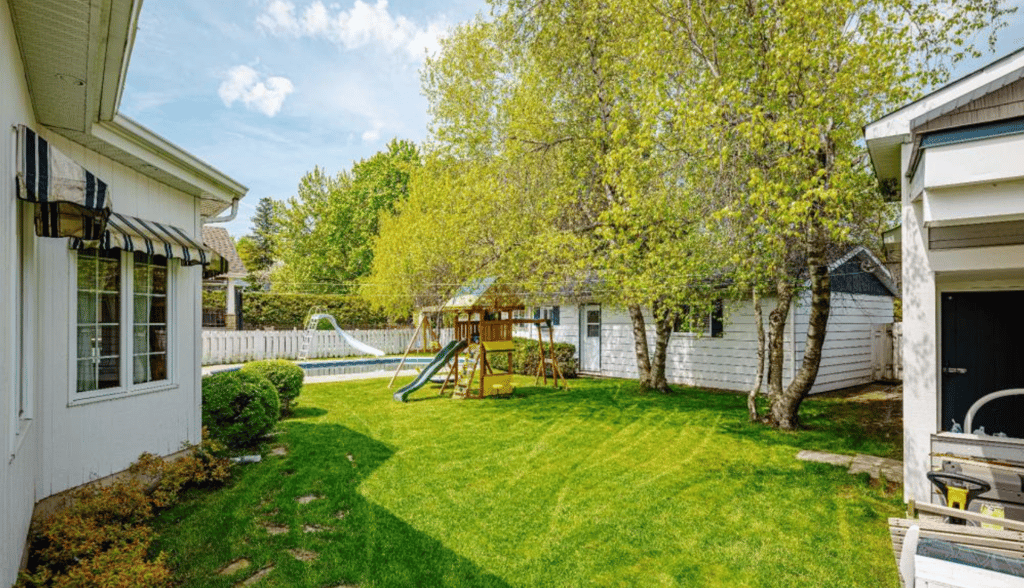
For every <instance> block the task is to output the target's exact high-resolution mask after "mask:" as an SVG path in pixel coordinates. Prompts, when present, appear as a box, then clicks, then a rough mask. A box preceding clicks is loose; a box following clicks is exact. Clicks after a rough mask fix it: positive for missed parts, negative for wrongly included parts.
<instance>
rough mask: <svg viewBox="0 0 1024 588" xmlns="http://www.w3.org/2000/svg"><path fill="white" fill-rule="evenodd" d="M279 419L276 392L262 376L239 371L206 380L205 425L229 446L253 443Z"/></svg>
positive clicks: (279, 408)
mask: <svg viewBox="0 0 1024 588" xmlns="http://www.w3.org/2000/svg"><path fill="white" fill-rule="evenodd" d="M280 416H281V400H280V399H279V398H278V397H277V390H276V389H275V388H274V385H273V384H271V383H270V380H267V379H266V378H264V377H263V376H261V375H259V374H255V373H252V372H243V371H241V370H238V371H234V372H222V373H219V374H214V375H212V376H209V377H206V378H203V425H204V426H206V427H208V428H209V430H210V436H212V437H213V438H214V439H216V440H218V441H220V442H222V443H224V444H225V445H227V446H228V447H232V448H240V447H245V446H247V445H250V444H252V442H253V441H255V440H256V439H259V438H260V437H262V436H264V435H266V434H267V433H269V432H270V430H271V429H273V428H274V424H275V423H276V422H277V419H278V418H280Z"/></svg>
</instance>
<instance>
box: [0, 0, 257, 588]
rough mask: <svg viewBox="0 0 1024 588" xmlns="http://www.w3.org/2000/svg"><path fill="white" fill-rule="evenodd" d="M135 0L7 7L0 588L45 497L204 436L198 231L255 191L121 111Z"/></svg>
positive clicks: (214, 260)
mask: <svg viewBox="0 0 1024 588" xmlns="http://www.w3.org/2000/svg"><path fill="white" fill-rule="evenodd" d="M140 4H141V3H140V2H136V1H133V0H61V2H53V1H43V0H9V1H7V2H0V55H2V58H0V127H2V128H4V129H8V133H9V134H8V138H7V140H5V141H0V174H2V176H3V178H4V180H3V182H0V240H2V244H0V300H2V304H0V374H4V376H3V377H2V378H0V447H2V451H3V459H2V460H0V586H9V585H11V584H12V583H13V582H14V581H15V579H16V576H17V572H18V567H19V564H20V562H21V559H22V555H23V550H24V546H25V539H26V533H27V531H28V526H29V521H30V518H31V516H32V512H33V508H34V507H35V506H36V505H37V503H39V502H40V501H42V500H44V499H46V498H48V497H51V496H53V495H55V494H58V493H61V492H63V491H66V490H68V489H71V488H74V487H76V486H79V485H82V484H84V483H87V482H90V481H93V480H97V479H101V478H103V477H105V476H108V475H111V474H114V473H117V472H120V471H122V470H124V469H125V468H126V467H127V466H128V465H129V464H130V463H131V462H132V461H134V460H135V459H136V458H137V457H138V456H139V454H140V453H142V452H143V451H147V452H150V453H155V454H159V455H167V454H172V453H175V452H177V451H179V450H180V448H181V446H182V443H184V442H196V441H198V440H199V438H200V431H201V422H200V402H201V388H200V353H201V346H200V345H199V341H200V315H201V303H200V297H199V292H200V283H201V281H202V275H203V270H204V269H206V270H214V269H215V268H217V267H219V258H218V257H217V256H216V255H214V254H213V253H212V252H211V251H209V250H207V249H206V248H205V247H204V246H203V245H202V239H201V237H200V227H201V226H202V223H203V222H204V221H205V220H207V219H209V218H210V217H212V216H214V215H217V214H219V213H221V212H222V211H224V210H225V209H227V208H228V207H231V206H232V204H233V202H237V200H238V199H239V198H241V197H242V196H243V195H244V194H245V192H246V189H245V187H244V186H242V185H240V184H239V183H237V182H236V181H234V180H232V179H231V178H229V177H227V176H225V175H224V174H222V173H221V172H219V171H217V170H215V169H213V168H211V167H210V166H208V165H207V164H205V163H203V162H202V161H200V160H198V159H197V158H195V157H194V156H192V155H190V154H188V153H186V152H185V151H183V150H181V149H180V148H178V147H176V146H174V145H172V144H170V143H169V142H167V141H166V140H164V139H162V138H160V137H158V136H157V135H155V134H154V133H152V132H151V131H148V130H147V129H145V128H144V127H142V126H140V125H139V124H137V123H135V122H133V121H131V120H129V119H127V118H125V117H123V116H121V115H119V114H117V109H118V101H119V99H120V96H121V90H122V84H123V82H124V79H125V74H126V68H127V64H128V61H129V59H128V57H129V52H130V50H131V46H132V41H133V39H134V33H135V30H136V24H137V19H138V10H139V6H140ZM154 221H159V222H154Z"/></svg>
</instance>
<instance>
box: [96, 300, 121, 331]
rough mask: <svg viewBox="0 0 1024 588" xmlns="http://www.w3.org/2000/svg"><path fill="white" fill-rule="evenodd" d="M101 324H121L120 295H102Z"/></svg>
mask: <svg viewBox="0 0 1024 588" xmlns="http://www.w3.org/2000/svg"><path fill="white" fill-rule="evenodd" d="M99 322H101V323H115V324H116V323H120V322H121V296H120V295H119V294H100V320H99Z"/></svg>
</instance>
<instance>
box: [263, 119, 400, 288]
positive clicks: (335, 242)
mask: <svg viewBox="0 0 1024 588" xmlns="http://www.w3.org/2000/svg"><path fill="white" fill-rule="evenodd" d="M419 165H420V156H419V152H418V150H417V148H416V146H415V145H414V144H413V143H411V142H409V141H401V140H397V139H394V140H392V141H391V142H390V143H388V146H387V149H386V150H385V151H382V152H380V153H377V154H375V155H374V156H373V157H370V158H369V159H365V160H362V161H359V162H357V163H356V164H355V165H353V167H352V170H351V171H350V172H349V171H344V172H341V173H339V174H337V175H336V176H334V177H331V176H329V175H327V173H326V172H324V171H323V170H321V169H320V168H319V167H317V168H314V169H313V171H311V172H309V173H308V174H306V175H305V176H303V177H302V179H301V181H300V182H299V188H298V194H297V195H296V196H295V197H293V198H290V199H289V200H288V201H287V203H285V204H284V205H283V206H282V207H281V209H280V211H279V213H278V215H277V220H278V224H279V231H278V233H277V241H276V243H275V251H276V254H277V258H278V259H280V260H281V261H282V265H281V266H280V267H279V268H278V269H275V271H274V287H275V289H278V288H279V289H284V290H290V291H302V292H307V293H346V292H349V291H351V290H352V289H353V287H354V284H355V282H356V281H357V280H358V279H359V278H361V277H363V276H365V275H366V274H367V273H368V272H369V268H370V264H371V262H372V259H373V247H372V243H373V237H374V236H375V235H376V234H377V231H378V224H379V217H380V215H381V214H387V213H389V212H390V211H392V210H393V208H394V206H395V203H396V202H398V201H400V200H403V199H404V198H405V197H406V195H407V193H408V183H409V174H410V172H411V171H412V170H413V169H414V168H416V167H417V166H419Z"/></svg>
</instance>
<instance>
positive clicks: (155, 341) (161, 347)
mask: <svg viewBox="0 0 1024 588" xmlns="http://www.w3.org/2000/svg"><path fill="white" fill-rule="evenodd" d="M149 349H150V350H151V351H167V327H165V326H164V325H157V326H152V327H150V328H149Z"/></svg>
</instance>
